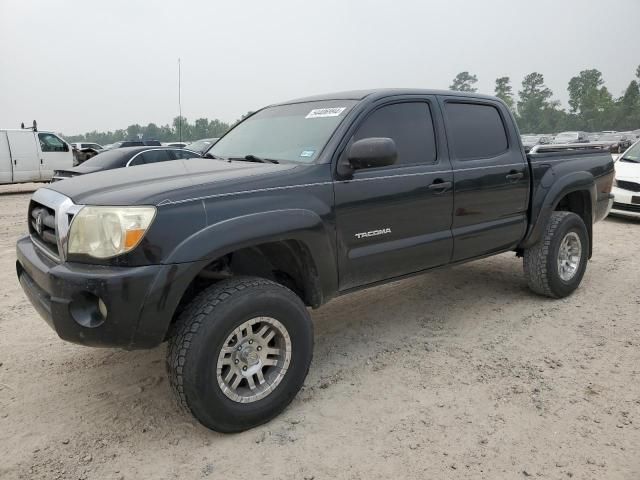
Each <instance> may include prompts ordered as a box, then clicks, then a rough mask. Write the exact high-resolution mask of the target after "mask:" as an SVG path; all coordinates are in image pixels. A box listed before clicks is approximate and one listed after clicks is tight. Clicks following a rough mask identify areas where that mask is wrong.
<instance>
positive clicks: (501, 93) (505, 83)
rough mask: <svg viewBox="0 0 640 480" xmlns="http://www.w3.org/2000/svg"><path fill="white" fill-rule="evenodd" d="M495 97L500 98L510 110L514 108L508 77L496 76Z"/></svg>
mask: <svg viewBox="0 0 640 480" xmlns="http://www.w3.org/2000/svg"><path fill="white" fill-rule="evenodd" d="M496 97H498V98H500V99H502V101H504V103H506V104H507V106H508V107H509V108H510V109H511V110H514V107H515V102H514V100H513V88H512V87H511V79H510V78H509V77H500V78H496Z"/></svg>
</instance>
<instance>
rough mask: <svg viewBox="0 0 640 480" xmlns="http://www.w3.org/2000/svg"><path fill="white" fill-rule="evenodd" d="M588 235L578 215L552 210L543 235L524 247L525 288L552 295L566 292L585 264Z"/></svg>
mask: <svg viewBox="0 0 640 480" xmlns="http://www.w3.org/2000/svg"><path fill="white" fill-rule="evenodd" d="M588 252H589V235H588V233H587V227H586V226H585V224H584V221H583V220H582V218H580V217H579V216H578V215H576V214H575V213H572V212H553V213H552V214H551V218H550V219H549V222H548V223H547V226H546V228H545V232H544V235H543V238H542V239H541V240H540V242H538V244H536V245H534V246H533V247H531V248H529V249H526V250H525V251H524V273H525V277H526V278H527V283H528V284H529V288H530V289H531V290H533V291H534V292H536V293H538V294H540V295H545V296H547V297H552V298H562V297H566V296H568V295H570V294H571V293H572V292H573V291H574V290H575V289H576V288H578V286H579V285H580V282H581V281H582V277H583V276H584V272H585V270H586V268H587V259H588Z"/></svg>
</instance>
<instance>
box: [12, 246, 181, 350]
mask: <svg viewBox="0 0 640 480" xmlns="http://www.w3.org/2000/svg"><path fill="white" fill-rule="evenodd" d="M16 250H17V257H18V260H17V262H16V269H17V274H18V278H19V280H20V284H21V285H22V288H23V290H24V291H25V293H26V294H27V297H28V298H29V300H30V301H31V303H32V304H33V306H34V307H35V309H36V310H37V311H38V313H39V314H40V315H41V316H42V317H43V318H44V320H45V321H46V322H47V323H48V324H49V325H50V326H51V327H52V328H53V329H54V330H55V331H56V333H57V334H58V335H59V336H60V338H62V339H63V340H67V341H70V342H74V343H79V344H82V345H89V346H97V347H121V348H125V349H134V348H152V347H154V346H156V345H158V344H160V343H161V342H162V341H163V340H164V339H165V337H166V334H167V331H168V329H169V325H170V323H171V319H172V317H173V313H174V312H175V309H176V307H177V305H178V302H179V300H180V298H181V297H182V294H183V293H184V291H185V290H186V288H187V286H188V285H189V282H190V280H191V277H190V272H191V268H192V266H193V264H178V265H148V266H142V267H105V266H100V265H87V264H80V263H69V262H68V263H61V264H60V263H57V262H55V261H54V260H52V259H51V258H49V257H48V256H46V255H44V254H43V253H41V251H40V250H39V249H38V248H37V247H36V246H35V245H34V244H33V242H32V241H31V239H30V238H29V237H24V238H21V239H20V240H18V243H17V245H16ZM99 300H101V301H102V302H103V306H101V305H100V304H99ZM101 307H102V311H104V307H106V311H107V315H106V317H105V316H104V315H103V313H102V312H101Z"/></svg>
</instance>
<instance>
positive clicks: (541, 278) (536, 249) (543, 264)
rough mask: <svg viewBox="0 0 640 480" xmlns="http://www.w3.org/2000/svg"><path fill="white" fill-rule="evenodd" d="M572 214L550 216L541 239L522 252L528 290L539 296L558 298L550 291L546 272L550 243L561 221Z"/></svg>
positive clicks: (556, 213)
mask: <svg viewBox="0 0 640 480" xmlns="http://www.w3.org/2000/svg"><path fill="white" fill-rule="evenodd" d="M570 215H575V214H574V213H572V212H564V211H556V212H553V213H552V214H551V218H550V219H549V222H548V223H547V226H546V228H545V232H544V234H543V236H542V239H541V240H540V241H539V242H538V243H537V244H535V245H534V246H533V247H531V248H528V249H526V250H525V251H524V261H523V265H524V275H525V278H526V279H527V283H528V285H529V288H530V289H531V290H533V291H534V292H535V293H537V294H539V295H544V296H546V297H551V298H559V296H558V295H557V294H555V293H554V292H553V291H552V289H551V283H550V278H549V275H550V272H549V271H548V270H547V264H548V258H549V251H550V249H551V242H552V240H553V238H554V237H555V234H556V230H557V229H558V227H559V226H560V224H561V223H562V221H563V220H564V219H565V218H567V217H568V216H570Z"/></svg>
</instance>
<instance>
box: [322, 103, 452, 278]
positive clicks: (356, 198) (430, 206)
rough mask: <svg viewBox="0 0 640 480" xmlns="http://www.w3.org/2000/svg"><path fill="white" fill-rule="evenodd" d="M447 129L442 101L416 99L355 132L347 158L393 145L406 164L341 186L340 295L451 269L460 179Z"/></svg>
mask: <svg viewBox="0 0 640 480" xmlns="http://www.w3.org/2000/svg"><path fill="white" fill-rule="evenodd" d="M396 98H397V97H396ZM441 125H442V123H441V120H440V110H439V107H438V105H437V102H436V101H435V98H434V97H431V96H425V97H419V98H418V97H415V96H411V97H408V98H404V99H403V98H402V97H400V98H397V99H394V101H393V102H388V101H387V103H382V104H378V105H376V106H374V107H373V108H372V111H370V112H369V113H368V114H367V115H366V116H365V117H364V119H363V120H361V122H360V123H359V125H357V126H356V128H355V131H353V132H352V136H351V139H350V142H349V144H348V145H347V148H345V151H348V146H349V145H350V144H351V143H352V142H354V141H356V140H360V139H363V138H370V137H387V138H391V139H393V140H394V142H395V144H396V147H397V150H398V159H397V161H396V163H395V164H393V165H390V166H385V167H376V168H366V169H360V170H355V171H354V173H353V176H352V178H349V179H346V180H337V181H335V182H334V193H335V206H336V223H337V232H338V233H337V238H338V256H339V265H338V270H339V288H340V290H348V289H351V288H357V287H360V286H364V285H368V284H371V283H375V282H379V281H383V280H386V279H390V278H394V277H400V276H402V275H406V274H411V273H414V272H418V271H421V270H424V269H427V268H431V267H435V266H439V265H444V264H446V263H448V262H449V259H450V257H451V254H452V249H453V240H452V234H451V217H452V209H453V173H452V171H451V165H450V163H449V158H448V153H447V147H446V140H445V138H444V132H443V131H442V128H441V127H440V126H441ZM345 155H346V154H345ZM340 161H346V159H344V158H341V159H340Z"/></svg>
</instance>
